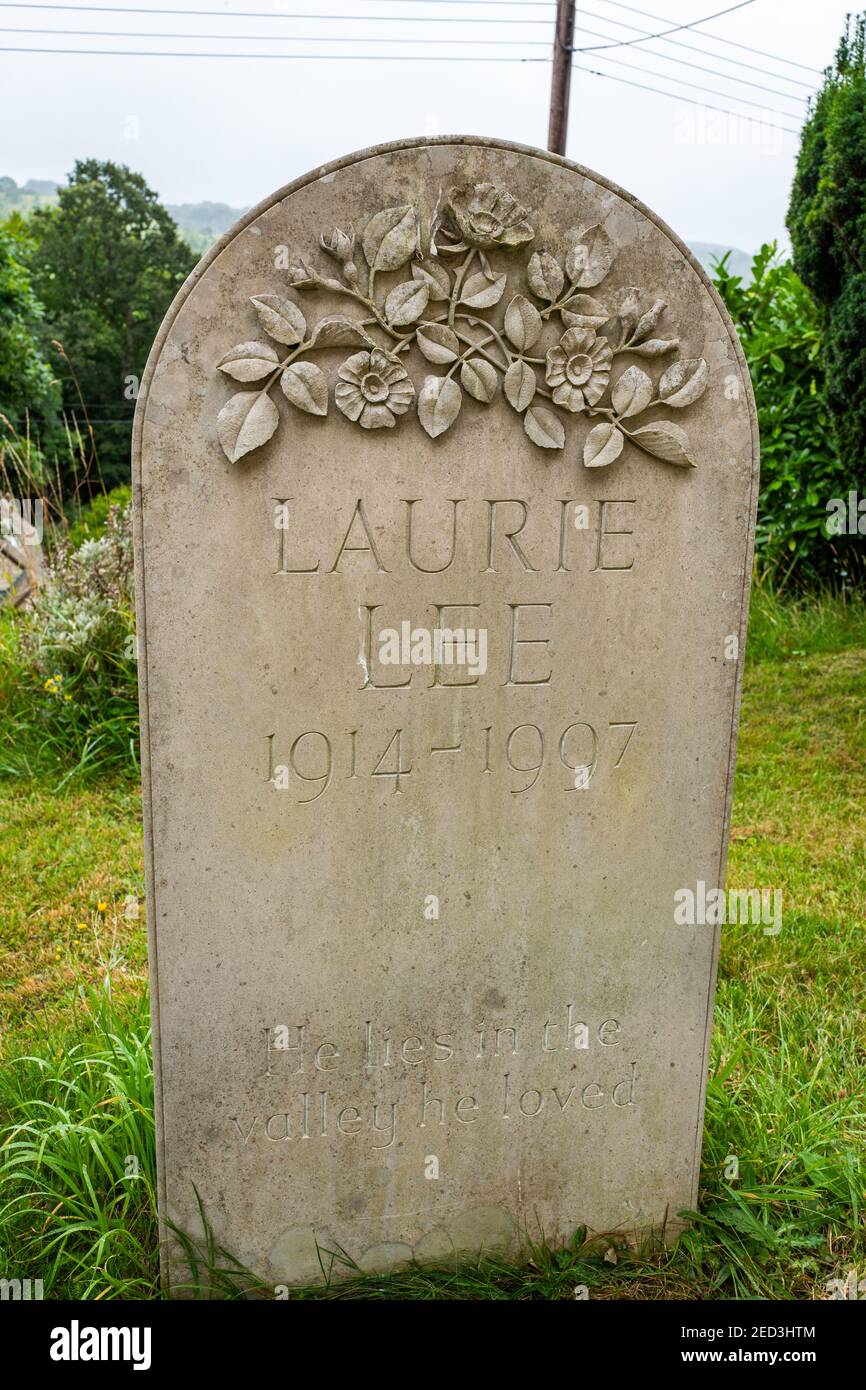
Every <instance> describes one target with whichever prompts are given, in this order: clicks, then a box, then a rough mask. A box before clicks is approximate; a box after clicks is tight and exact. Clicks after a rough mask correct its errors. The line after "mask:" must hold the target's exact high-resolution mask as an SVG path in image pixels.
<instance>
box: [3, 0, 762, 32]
mask: <svg viewBox="0 0 866 1390" xmlns="http://www.w3.org/2000/svg"><path fill="white" fill-rule="evenodd" d="M747 3H751V0H747ZM0 9H4V10H60V11H61V12H64V11H65V12H69V13H72V12H80V11H83V10H88V11H90V12H93V11H95V12H96V13H97V14H146V15H154V14H170V15H188V16H192V17H193V18H200V17H202V16H203V17H204V18H206V19H214V18H216V19H270V20H278V19H306V20H310V21H311V22H313V23H317V22H318V21H319V20H335V19H338V20H343V21H351V22H352V23H357V24H478V25H486V24H489V22H490V21H489V20H487V19H482V18H481V16H480V15H476V16H475V17H474V18H473V17H471V16H469V15H442V16H439V15H417V14H411V15H382V14H280V13H278V12H275V11H273V10H264V11H263V10H174V9H144V8H141V7H139V6H132V5H33V4H30V3H22V4H18V3H13V2H12V0H2V3H0ZM501 23H503V24H534V25H536V27H537V26H538V25H539V24H544V25H545V26H546V25H547V23H548V21H547V20H546V19H524V18H520V19H504V18H503V19H502V20H501Z"/></svg>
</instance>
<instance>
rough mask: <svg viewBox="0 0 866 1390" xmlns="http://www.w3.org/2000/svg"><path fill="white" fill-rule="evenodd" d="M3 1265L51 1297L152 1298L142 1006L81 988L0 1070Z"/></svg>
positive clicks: (151, 1165)
mask: <svg viewBox="0 0 866 1390" xmlns="http://www.w3.org/2000/svg"><path fill="white" fill-rule="evenodd" d="M0 1125H2V1146H0V1268H2V1270H3V1273H4V1276H5V1277H6V1278H21V1279H25V1278H28V1279H41V1280H42V1281H43V1287H44V1296H45V1297H46V1298H72V1299H89V1298H94V1299H97V1298H107V1297H108V1298H152V1297H154V1296H155V1294H156V1292H157V1289H158V1269H157V1239H156V1224H155V1218H154V1210H155V1200H154V1169H155V1160H154V1125H153V1075H152V1070H151V1060H150V1029H149V1023H148V1019H147V1006H146V1001H145V1000H143V999H141V1000H139V1001H137V1002H135V1003H133V1004H131V1005H130V1006H129V1011H128V1012H127V1013H125V1014H124V1015H123V1016H119V1015H118V1014H117V1012H116V1011H115V1008H114V1005H113V1003H112V999H111V995H110V992H109V991H107V990H101V991H100V990H97V991H93V990H91V991H81V993H80V995H79V997H78V999H77V1000H76V1007H75V1009H74V1010H72V1011H71V1013H70V1015H69V1017H68V1018H67V1020H66V1021H64V1022H63V1023H62V1024H56V1025H55V1026H53V1027H51V1028H49V1029H48V1031H47V1032H46V1033H45V1035H44V1036H43V1037H42V1039H41V1042H40V1045H39V1047H38V1048H37V1049H34V1050H28V1051H26V1052H24V1053H23V1054H21V1055H18V1056H13V1057H6V1058H4V1059H3V1065H2V1067H0Z"/></svg>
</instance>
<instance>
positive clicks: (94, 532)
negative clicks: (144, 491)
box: [68, 483, 132, 550]
mask: <svg viewBox="0 0 866 1390" xmlns="http://www.w3.org/2000/svg"><path fill="white" fill-rule="evenodd" d="M131 504H132V488H131V487H129V486H128V485H127V484H125V483H122V484H120V485H119V486H118V487H114V488H112V489H111V491H110V492H98V493H97V494H96V496H95V497H93V498H92V499H91V501H89V502H88V503H87V504H86V505H85V506H84V507H82V508H81V511H80V513H79V514H78V516H77V517H76V519H75V520H74V521H73V523H72V525H71V526H70V528H69V536H68V545H69V548H70V549H71V550H75V549H76V548H77V547H78V546H79V545H82V544H83V543H84V541H91V540H98V539H99V538H100V537H101V536H104V535H105V532H106V528H107V526H108V524H109V520H110V516H111V512H112V509H113V508H116V507H120V508H121V509H123V510H125V509H126V508H128V507H129V506H130V505H131Z"/></svg>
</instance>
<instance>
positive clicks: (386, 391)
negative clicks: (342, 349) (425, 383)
mask: <svg viewBox="0 0 866 1390" xmlns="http://www.w3.org/2000/svg"><path fill="white" fill-rule="evenodd" d="M338 376H339V377H340V381H338V383H337V387H336V390H335V392H334V399H335V400H336V402H337V405H338V407H339V409H340V410H342V412H343V414H344V415H345V416H347V418H348V419H349V420H357V421H358V423H359V424H360V426H361V428H362V429H365V430H378V429H382V428H387V429H390V428H391V427H392V426H393V425H394V424H396V420H395V418H394V417H395V416H396V415H403V414H404V413H405V412H406V411H407V410H408V409H409V406H410V405H411V404H412V401H413V400H414V398H415V387H414V386H413V385H412V383H411V381H410V380H409V377H408V375H407V373H406V371H405V368H403V367H401V366H400V363H399V362H394V361H392V360H391V358H390V357H386V355H385V353H384V352H380V351H379V349H378V348H376V349H374V351H372V352H356V353H355V354H354V356H352V357H348V358H347V359H346V361H345V362H344V363H343V365H342V367H341V368H340V370H339V372H338Z"/></svg>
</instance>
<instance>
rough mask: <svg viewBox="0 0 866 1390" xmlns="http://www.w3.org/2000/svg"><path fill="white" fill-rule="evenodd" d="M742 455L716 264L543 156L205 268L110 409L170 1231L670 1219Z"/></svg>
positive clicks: (344, 1231)
mask: <svg viewBox="0 0 866 1390" xmlns="http://www.w3.org/2000/svg"><path fill="white" fill-rule="evenodd" d="M757 466H758V465H757V436H756V423H755V412H754V406H753V400H752V393H751V388H750V383H749V379H748V375H747V371H746V367H745V363H744V359H743V355H742V352H741V350H740V347H739V345H738V343H737V339H736V337H735V334H734V330H733V327H732V325H731V322H730V319H729V318H728V316H727V314H726V312H725V310H724V308H723V307H722V304H721V302H720V300H719V298H718V296H717V295H716V293H715V292H714V290H713V289H712V287H711V285H710V283H709V281H708V279H707V277H706V275H705V273H704V272H703V270H702V269H701V267H700V266H699V265H698V263H697V262H696V261H695V259H694V257H693V256H691V255H690V253H689V252H688V250H687V249H686V247H685V246H684V245H683V243H682V242H681V241H679V240H678V239H677V238H676V237H675V236H674V235H673V233H672V232H670V231H669V230H668V229H667V228H666V227H665V226H664V224H663V223H661V222H660V221H659V219H658V218H657V217H655V216H654V215H653V214H652V213H651V212H650V211H648V209H646V208H645V207H643V206H642V205H641V204H640V203H639V202H637V200H636V199H634V198H632V197H631V196H629V195H628V194H627V193H624V192H623V191H622V190H621V189H619V188H617V187H616V186H615V185H613V184H611V183H610V182H609V181H608V180H606V179H604V178H601V177H599V176H598V175H595V174H592V173H590V172H589V171H587V170H585V169H582V168H580V167H578V166H577V165H574V164H571V163H569V162H567V161H566V160H564V159H561V158H558V157H556V156H552V155H549V154H546V153H543V152H541V151H538V150H533V149H528V148H523V147H519V146H514V145H509V144H505V143H502V142H497V141H490V140H484V141H481V140H477V139H469V138H462V137H454V138H443V139H438V140H423V141H407V142H403V143H400V144H395V145H388V146H383V147H380V148H377V149H373V150H369V151H365V152H363V153H361V154H357V155H352V156H350V157H349V158H346V159H343V160H340V161H338V162H337V163H334V164H331V165H329V166H327V167H325V168H321V169H317V170H315V171H314V172H312V173H310V174H309V175H307V176H305V177H304V178H301V179H298V180H297V181H296V182H295V183H292V184H290V185H289V186H288V187H287V188H284V189H282V190H281V191H280V192H279V193H277V194H275V195H274V196H273V197H272V198H269V199H268V200H267V201H266V202H264V203H262V204H260V205H259V207H258V208H256V209H254V210H253V211H252V212H251V213H250V214H249V215H248V216H246V217H245V218H244V219H243V220H242V221H241V222H239V223H238V224H237V226H236V227H235V228H234V229H233V230H232V231H231V232H229V233H228V234H227V235H226V236H225V237H224V238H223V239H222V241H221V242H219V243H218V244H217V246H215V247H214V249H213V250H212V251H211V252H210V254H209V255H208V256H206V257H205V259H204V260H203V261H202V263H201V265H200V266H199V267H198V269H197V270H196V271H195V272H194V273H193V275H192V276H191V277H190V279H189V280H188V282H187V283H186V285H185V286H184V287H183V289H182V290H181V292H180V294H179V295H178V297H177V299H176V300H175V302H174V304H173V305H172V307H171V310H170V311H169V314H168V316H167V318H166V320H165V323H164V325H163V327H162V329H161V331H160V334H159V337H158V339H157V342H156V344H155V346H154V349H153V352H152V354H151V358H150V361H149V363H148V367H147V372H146V378H145V381H144V384H143V390H142V394H141V399H140V401H139V406H138V413H137V417H136V434H135V467H134V474H135V498H136V509H137V510H136V516H137V521H136V527H137V530H136V548H137V575H138V605H139V610H138V611H139V630H140V638H141V646H140V668H141V693H142V713H143V741H144V770H145V775H144V790H145V808H146V824H147V866H148V919H149V933H150V952H151V970H152V981H153V1018H154V1025H155V1060H156V1070H157V1087H158V1104H157V1125H158V1154H159V1192H160V1206H161V1214H162V1218H163V1221H164V1222H167V1223H173V1224H174V1225H176V1226H179V1227H180V1228H181V1229H182V1230H185V1231H187V1232H188V1233H189V1234H190V1235H191V1237H192V1238H193V1239H194V1240H195V1239H199V1238H200V1237H201V1235H202V1220H201V1212H203V1213H204V1219H205V1222H206V1223H207V1225H208V1226H209V1228H210V1229H211V1231H212V1233H213V1237H214V1239H215V1240H216V1241H217V1242H218V1243H219V1244H220V1245H221V1246H222V1247H223V1248H224V1249H225V1250H226V1251H228V1252H229V1253H230V1254H231V1255H232V1256H233V1257H234V1258H236V1259H237V1260H238V1261H240V1262H241V1263H242V1264H244V1265H245V1266H247V1267H248V1268H250V1269H252V1270H254V1271H255V1272H256V1273H257V1274H259V1275H260V1276H261V1277H262V1278H263V1279H264V1280H266V1281H267V1282H268V1283H269V1284H272V1285H279V1284H284V1283H291V1282H297V1281H308V1280H312V1279H315V1278H317V1277H319V1275H320V1268H321V1267H320V1260H321V1261H322V1262H323V1263H324V1265H325V1266H326V1267H327V1266H328V1265H329V1264H330V1262H331V1260H332V1257H333V1255H334V1254H336V1256H337V1262H336V1265H335V1267H334V1268H335V1273H341V1272H345V1270H346V1268H347V1267H348V1266H347V1265H346V1264H345V1263H343V1262H342V1261H343V1260H344V1259H348V1260H350V1261H352V1262H354V1264H355V1265H356V1266H358V1267H360V1268H361V1269H363V1270H368V1271H380V1270H386V1269H389V1268H392V1267H395V1266H399V1265H400V1264H402V1263H403V1262H408V1261H410V1260H412V1259H415V1260H418V1261H422V1262H423V1261H431V1260H446V1259H451V1258H452V1257H453V1256H455V1255H460V1254H461V1253H467V1252H470V1253H475V1252H477V1251H479V1250H490V1251H492V1250H503V1251H506V1252H511V1253H514V1252H517V1251H519V1248H520V1246H521V1243H522V1242H523V1241H525V1240H526V1239H527V1238H528V1239H534V1238H537V1237H539V1236H540V1235H542V1234H543V1235H544V1236H546V1237H547V1238H549V1239H558V1238H560V1237H568V1236H570V1234H571V1233H572V1232H573V1230H574V1228H575V1227H577V1226H578V1225H580V1224H585V1225H587V1226H589V1227H590V1228H591V1229H593V1230H596V1231H614V1230H617V1231H621V1232H623V1233H624V1234H626V1235H628V1234H631V1233H633V1232H636V1231H647V1230H650V1229H653V1230H655V1231H657V1232H660V1231H663V1232H664V1233H665V1234H666V1235H667V1236H670V1235H671V1234H673V1233H675V1232H676V1231H677V1230H679V1229H681V1228H682V1224H683V1220H684V1218H683V1216H682V1213H683V1212H685V1211H687V1210H688V1209H689V1208H693V1207H694V1205H695V1203H696V1199H697V1183H698V1168H699V1161H700V1150H701V1126H702V1114H703V1103H704V1090H705V1085H706V1077H707V1058H708V1042H709V1035H710V1024H711V1017H712V1004H713V991H714V984H715V970H716V953H717V938H718V929H717V928H715V927H713V926H711V925H695V926H688V925H679V924H678V923H677V922H676V921H675V894H677V893H678V892H679V891H680V890H682V889H687V888H689V887H690V886H691V887H692V888H693V889H694V888H695V887H696V885H698V884H706V885H712V886H717V885H723V884H724V881H725V859H726V848H727V835H728V821H729V811H730V800H731V783H732V776H733V765H734V753H735V746H736V732H737V717H738V704H739V690H740V673H741V665H742V655H743V642H744V634H745V623H746V606H747V595H748V583H749V574H750V563H751V554H752V538H753V526H754V509H755V498H756V483H757ZM199 1200H200V1207H199ZM165 1229H167V1228H166V1227H164V1230H165ZM167 1265H168V1268H167V1270H166V1273H167V1276H168V1277H169V1278H170V1279H172V1280H173V1281H174V1284H175V1286H177V1285H178V1283H179V1282H180V1281H182V1279H183V1267H182V1261H181V1260H180V1257H179V1255H178V1253H177V1251H176V1249H175V1250H174V1252H173V1253H172V1254H171V1255H170V1256H169V1258H168V1260H167Z"/></svg>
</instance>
